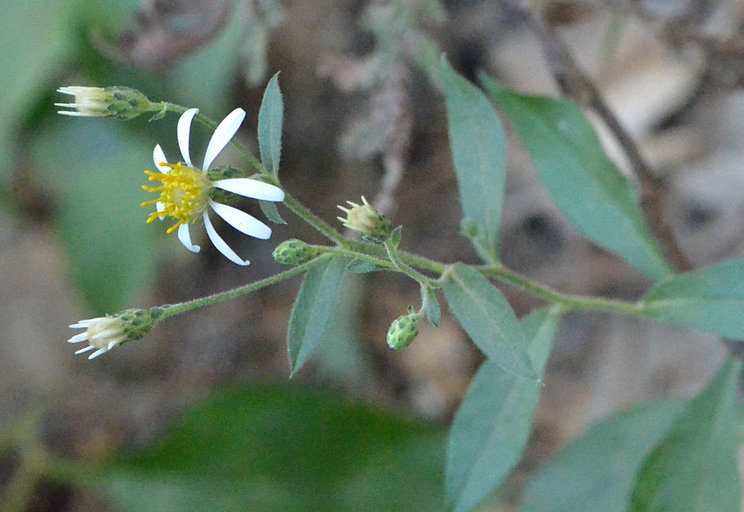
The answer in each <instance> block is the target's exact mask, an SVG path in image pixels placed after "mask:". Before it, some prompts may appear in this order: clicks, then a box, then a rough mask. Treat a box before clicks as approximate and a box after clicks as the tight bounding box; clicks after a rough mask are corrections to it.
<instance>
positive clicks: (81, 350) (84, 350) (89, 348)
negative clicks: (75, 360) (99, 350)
mask: <svg viewBox="0 0 744 512" xmlns="http://www.w3.org/2000/svg"><path fill="white" fill-rule="evenodd" d="M95 348H96V347H94V346H93V345H88V346H87V347H85V348H81V349H80V350H78V351H77V352H75V354H76V355H77V354H82V353H83V352H90V351H91V350H95Z"/></svg>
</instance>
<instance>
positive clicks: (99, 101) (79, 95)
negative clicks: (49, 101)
mask: <svg viewBox="0 0 744 512" xmlns="http://www.w3.org/2000/svg"><path fill="white" fill-rule="evenodd" d="M57 92H60V93H62V94H69V95H71V96H75V101H74V102H73V103H55V105H56V106H57V107H68V108H70V109H71V110H59V111H58V113H59V114H62V115H66V116H83V117H115V118H117V119H132V118H135V117H137V116H138V115H140V114H144V113H145V112H150V111H152V110H156V109H159V108H160V107H157V106H156V105H154V104H153V103H152V102H151V101H150V100H148V99H147V96H145V95H144V94H142V93H141V92H139V91H137V90H135V89H130V88H129V87H119V86H116V87H105V88H102V87H81V86H76V85H72V86H68V87H60V88H59V89H57Z"/></svg>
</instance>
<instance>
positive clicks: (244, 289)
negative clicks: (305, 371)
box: [162, 254, 331, 319]
mask: <svg viewBox="0 0 744 512" xmlns="http://www.w3.org/2000/svg"><path fill="white" fill-rule="evenodd" d="M330 257H331V255H330V254H323V255H321V256H318V257H317V258H315V259H313V260H310V261H308V262H307V263H303V264H302V265H297V266H296V267H292V268H291V269H289V270H285V271H284V272H280V273H278V274H274V275H273V276H270V277H267V278H265V279H261V280H260V281H256V282H254V283H250V284H247V285H244V286H239V287H237V288H233V289H232V290H227V291H225V292H219V293H215V294H213V295H208V296H206V297H201V298H199V299H194V300H190V301H187V302H181V303H180V304H166V305H164V306H162V308H163V309H164V310H165V312H164V313H163V316H162V319H165V318H168V317H169V316H173V315H177V314H179V313H184V312H186V311H191V310H192V309H197V308H202V307H204V306H211V305H213V304H218V303H220V302H223V301H226V300H228V299H233V298H235V297H240V296H242V295H247V294H249V293H252V292H255V291H258V290H260V289H262V288H266V287H267V286H271V285H274V284H277V283H280V282H282V281H285V280H287V279H289V278H291V277H294V276H296V275H299V274H303V273H305V272H307V271H308V270H310V269H311V268H313V267H314V266H316V265H318V264H320V263H322V262H323V261H325V260H327V259H329V258H330Z"/></svg>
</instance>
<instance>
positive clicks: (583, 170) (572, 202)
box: [482, 76, 672, 280]
mask: <svg viewBox="0 0 744 512" xmlns="http://www.w3.org/2000/svg"><path fill="white" fill-rule="evenodd" d="M482 80H483V83H484V85H485V87H486V91H487V92H488V94H489V96H490V98H491V99H492V100H493V101H494V102H495V103H496V105H497V106H498V108H499V109H500V110H501V111H502V112H503V113H504V114H506V115H507V116H508V117H509V120H510V121H511V122H512V124H513V126H514V129H515V130H516V132H517V134H518V135H519V138H520V140H521V141H522V144H523V145H524V147H525V148H526V149H527V151H528V152H529V154H530V157H531V158H532V162H533V164H534V166H535V168H536V169H537V171H538V172H539V174H540V178H541V180H542V182H543V183H544V184H545V186H546V187H547V189H548V191H549V192H550V195H551V196H552V197H553V200H554V201H555V204H556V206H557V207H558V209H559V210H560V211H561V212H562V213H563V215H565V217H566V219H567V220H568V221H569V222H571V223H572V224H574V225H575V226H576V227H577V228H578V229H579V231H581V232H582V233H583V234H584V235H586V236H587V237H588V238H589V239H591V240H592V241H593V242H594V243H596V244H597V245H599V246H600V247H603V248H604V249H607V250H609V251H612V252H614V253H617V254H619V255H620V256H622V257H623V258H625V260H626V261H627V262H628V263H630V264H631V265H632V266H633V267H635V268H636V269H638V270H640V271H641V272H643V273H644V274H646V275H647V276H649V277H651V278H653V279H655V280H658V279H663V278H665V277H668V276H670V275H671V273H672V271H671V268H670V267H669V265H668V264H667V263H666V262H665V261H664V259H663V257H662V256H661V254H660V253H659V250H658V249H657V247H656V244H655V242H654V240H653V238H652V237H651V235H650V234H649V232H648V230H647V229H646V227H645V225H644V223H643V220H642V218H641V212H640V208H639V206H638V203H637V200H636V197H635V192H634V190H633V186H632V185H631V183H630V182H629V181H628V179H627V178H626V177H625V176H623V175H622V174H621V173H620V172H619V171H618V170H617V168H616V167H615V164H613V163H612V161H610V160H609V159H608V158H607V156H606V155H605V152H604V150H603V149H602V146H601V144H600V142H599V139H598V138H597V135H596V134H595V133H594V129H593V128H592V126H591V124H589V122H588V121H587V120H586V119H585V118H584V116H583V114H582V113H581V111H580V110H579V109H578V108H577V107H576V105H574V104H573V103H570V102H568V101H565V100H555V99H551V98H543V97H535V96H524V95H521V94H517V93H515V92H512V91H510V90H508V89H506V88H504V87H502V86H501V85H499V84H498V83H496V82H494V81H493V80H490V79H489V78H487V77H485V76H483V77H482Z"/></svg>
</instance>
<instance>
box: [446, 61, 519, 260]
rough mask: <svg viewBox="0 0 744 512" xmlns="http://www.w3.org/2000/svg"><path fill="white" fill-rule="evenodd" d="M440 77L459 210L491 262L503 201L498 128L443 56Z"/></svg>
mask: <svg viewBox="0 0 744 512" xmlns="http://www.w3.org/2000/svg"><path fill="white" fill-rule="evenodd" d="M442 78H443V80H444V85H445V98H446V100H447V117H448V119H449V137H450V144H451V145H452V160H453V161H454V165H455V172H456V173H457V183H458V185H459V188H460V201H461V202H462V209H463V212H464V215H465V218H467V219H470V220H472V221H474V222H475V223H476V225H477V226H478V231H479V236H478V238H479V242H480V243H479V245H480V249H482V250H483V251H485V254H481V256H482V257H483V258H484V259H485V260H486V261H492V260H493V259H495V258H496V255H497V252H498V240H499V226H500V225H501V209H502V206H503V203H504V183H505V179H506V174H505V166H506V163H505V160H504V155H505V152H506V150H505V143H504V130H503V128H502V127H501V121H500V120H499V116H498V114H497V113H496V110H495V109H494V108H493V106H492V105H491V102H490V101H488V99H487V98H486V97H485V95H484V94H483V93H482V92H481V91H480V90H479V89H478V88H477V87H475V86H474V85H473V84H471V83H470V82H468V81H467V80H466V79H465V78H463V77H461V76H460V75H458V74H457V73H456V72H455V71H454V70H453V69H452V68H451V67H450V65H449V63H447V61H446V60H445V59H444V58H442ZM479 252H480V251H479Z"/></svg>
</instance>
